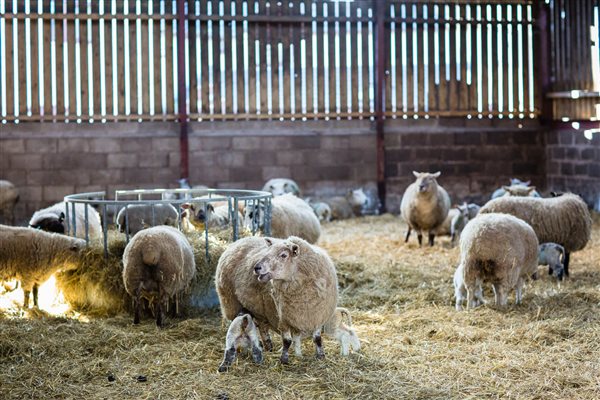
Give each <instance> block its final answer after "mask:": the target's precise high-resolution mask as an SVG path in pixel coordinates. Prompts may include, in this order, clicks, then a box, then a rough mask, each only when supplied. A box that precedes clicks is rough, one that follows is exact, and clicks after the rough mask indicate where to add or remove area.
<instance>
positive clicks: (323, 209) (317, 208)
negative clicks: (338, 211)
mask: <svg viewBox="0 0 600 400" xmlns="http://www.w3.org/2000/svg"><path fill="white" fill-rule="evenodd" d="M304 201H306V202H307V203H308V205H309V206H310V207H311V208H312V209H313V211H314V212H315V215H316V216H317V218H318V219H319V222H321V223H323V222H329V221H331V207H329V204H327V203H325V202H323V201H313V200H311V199H310V198H307V199H305V200H304Z"/></svg>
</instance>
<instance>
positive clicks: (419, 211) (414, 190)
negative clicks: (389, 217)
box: [400, 171, 450, 246]
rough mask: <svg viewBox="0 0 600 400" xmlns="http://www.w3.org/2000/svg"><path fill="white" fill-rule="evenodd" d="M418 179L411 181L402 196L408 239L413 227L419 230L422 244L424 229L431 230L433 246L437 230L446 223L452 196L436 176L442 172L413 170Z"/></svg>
mask: <svg viewBox="0 0 600 400" xmlns="http://www.w3.org/2000/svg"><path fill="white" fill-rule="evenodd" d="M413 175H414V176H415V177H416V178H417V180H416V181H415V182H413V183H411V184H410V185H409V186H408V187H407V188H406V190H405V191H404V195H403V196H402V201H401V202H400V213H401V215H402V218H404V220H405V221H406V223H407V225H408V231H407V232H406V239H405V240H404V242H408V238H409V237H410V232H411V230H412V229H414V230H416V231H417V238H418V240H419V246H421V245H422V241H423V235H422V233H421V232H422V231H427V232H429V245H430V246H433V243H434V238H435V230H436V229H437V228H438V227H439V226H440V225H442V224H443V223H444V220H445V219H446V217H447V216H448V210H449V209H450V196H448V193H447V192H446V190H445V189H444V188H443V187H441V186H440V185H439V184H438V183H437V180H436V178H438V177H439V176H440V175H441V172H439V171H438V172H436V173H435V174H430V173H427V172H416V171H413Z"/></svg>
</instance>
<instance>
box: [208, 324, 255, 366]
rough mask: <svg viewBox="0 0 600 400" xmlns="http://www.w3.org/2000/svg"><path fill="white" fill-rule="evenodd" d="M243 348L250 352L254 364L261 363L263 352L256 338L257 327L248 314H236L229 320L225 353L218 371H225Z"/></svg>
mask: <svg viewBox="0 0 600 400" xmlns="http://www.w3.org/2000/svg"><path fill="white" fill-rule="evenodd" d="M243 349H247V350H249V351H251V352H252V359H253V360H254V362H255V363H256V364H260V363H262V360H263V354H262V347H261V345H260V341H259V340H258V329H257V328H256V325H255V324H254V321H253V320H252V316H251V315H250V314H244V315H240V316H237V317H236V318H235V319H234V320H233V321H231V325H229V329H228V330H227V337H226V338H225V355H224V356H223V362H222V363H221V365H219V372H225V371H227V369H228V368H229V367H230V366H231V364H232V363H233V361H234V360H235V356H236V354H237V352H238V351H241V350H243Z"/></svg>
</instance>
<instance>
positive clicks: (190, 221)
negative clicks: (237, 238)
mask: <svg viewBox="0 0 600 400" xmlns="http://www.w3.org/2000/svg"><path fill="white" fill-rule="evenodd" d="M181 208H182V209H183V211H182V213H181V225H182V227H183V230H184V231H186V232H189V231H194V230H204V228H205V225H206V226H207V227H208V229H211V228H217V229H222V228H227V227H228V226H229V225H230V224H231V219H232V218H231V215H230V212H229V205H227V204H225V205H220V206H217V207H215V206H213V204H212V203H206V205H205V203H200V202H196V203H184V204H182V205H181ZM237 221H238V226H239V227H240V228H242V227H243V223H244V217H243V216H242V215H241V214H240V212H239V211H238V215H237Z"/></svg>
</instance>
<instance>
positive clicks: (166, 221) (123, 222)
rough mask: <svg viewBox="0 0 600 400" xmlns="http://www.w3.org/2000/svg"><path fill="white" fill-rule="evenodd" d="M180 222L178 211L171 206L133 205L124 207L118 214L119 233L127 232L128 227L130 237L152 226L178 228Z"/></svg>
mask: <svg viewBox="0 0 600 400" xmlns="http://www.w3.org/2000/svg"><path fill="white" fill-rule="evenodd" d="M178 221H179V214H178V213H177V209H176V208H175V207H173V206H172V205H171V204H154V205H150V204H132V205H129V206H127V207H123V208H122V209H121V210H119V213H118V214H117V225H118V228H119V232H125V227H126V226H127V227H128V228H129V229H128V230H127V232H128V233H129V234H130V235H135V234H136V233H138V232H139V231H141V230H142V229H146V228H148V227H150V226H157V225H170V226H177V222H178Z"/></svg>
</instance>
